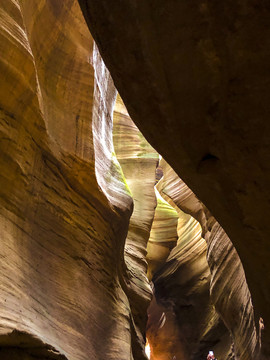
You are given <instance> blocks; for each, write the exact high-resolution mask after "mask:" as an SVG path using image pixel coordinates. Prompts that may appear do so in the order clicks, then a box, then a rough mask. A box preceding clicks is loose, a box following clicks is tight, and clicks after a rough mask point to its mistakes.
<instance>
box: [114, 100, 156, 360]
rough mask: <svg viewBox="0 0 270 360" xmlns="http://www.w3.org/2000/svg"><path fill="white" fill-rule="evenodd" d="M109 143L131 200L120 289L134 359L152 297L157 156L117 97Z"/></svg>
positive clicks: (139, 352) (139, 351) (139, 353)
mask: <svg viewBox="0 0 270 360" xmlns="http://www.w3.org/2000/svg"><path fill="white" fill-rule="evenodd" d="M113 141H114V148H115V153H116V156H117V159H118V160H119V162H120V165H121V167H122V170H123V173H124V176H125V179H126V182H127V184H128V186H129V189H130V191H131V193H132V196H133V200H134V209H133V213H132V216H131V218H130V222H129V227H128V234H127V238H126V242H125V248H124V257H125V265H126V267H127V276H126V277H125V279H124V287H125V289H126V293H127V295H128V298H129V301H130V305H131V309H132V316H133V321H134V323H133V325H134V328H133V329H132V331H133V332H134V335H133V336H132V339H133V354H134V356H135V358H136V359H141V358H142V353H144V346H145V340H144V337H145V328H146V321H147V308H148V306H149V304H150V300H151V298H152V290H151V287H150V284H149V281H148V279H147V277H146V273H147V262H146V259H145V257H146V245H147V242H148V239H149V235H150V230H151V226H152V222H153V218H154V214H155V208H156V195H155V191H154V186H155V181H156V167H157V165H158V161H159V155H158V153H157V152H156V151H155V150H154V149H153V148H152V147H151V146H150V145H149V144H148V142H147V141H146V140H145V138H144V137H143V136H142V134H141V132H140V131H139V130H138V128H137V127H136V125H135V124H134V123H133V121H132V120H131V119H130V117H129V115H128V113H127V110H126V108H125V106H124V104H123V102H122V100H121V98H120V97H119V96H118V97H117V100H116V104H115V108H114V125H113Z"/></svg>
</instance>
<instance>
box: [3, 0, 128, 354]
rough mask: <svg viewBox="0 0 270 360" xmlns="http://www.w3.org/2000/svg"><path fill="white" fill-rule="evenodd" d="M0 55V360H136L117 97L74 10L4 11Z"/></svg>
mask: <svg viewBox="0 0 270 360" xmlns="http://www.w3.org/2000/svg"><path fill="white" fill-rule="evenodd" d="M0 53H1V61H0V77H1V80H0V83H1V86H0V135H1V142H0V147H1V149H0V152H1V158H0V161H1V163H0V168H1V172H0V201H1V220H0V224H1V247H0V267H1V271H0V277H1V279H0V283H1V286H0V347H1V350H0V355H1V358H7V357H8V358H9V359H24V360H26V359H27V360H28V359H31V360H32V359H33V358H37V357H38V358H40V359H45V358H46V359H47V358H49V359H56V358H57V359H68V360H84V359H85V360H86V359H111V360H112V359H122V360H126V359H127V358H130V359H133V355H132V346H131V342H132V336H131V332H132V331H131V328H132V327H133V324H132V319H131V309H130V304H129V301H128V298H127V295H126V293H125V291H124V290H123V288H122V285H121V283H122V282H123V281H122V280H121V278H122V277H123V263H124V259H123V248H124V242H125V237H126V233H127V229H128V220H129V216H130V214H131V211H132V199H131V197H130V193H129V190H128V188H127V186H126V184H125V182H124V179H123V176H122V172H121V169H120V167H119V164H118V162H117V161H116V160H115V158H114V154H113V146H112V109H113V105H114V100H115V96H116V90H115V88H114V85H113V83H112V80H111V78H110V75H109V73H108V71H107V69H106V68H105V66H104V64H103V62H102V60H101V58H100V56H99V54H98V51H97V49H96V48H94V45H93V40H92V38H91V36H90V33H89V30H88V28H87V26H86V24H85V22H84V19H83V16H82V14H81V10H80V8H79V5H78V3H77V1H75V0H67V1H64V2H58V1H45V0H41V1H40V0H38V1H36V0H21V1H19V0H5V1H4V2H1V5H0ZM127 354H128V355H127Z"/></svg>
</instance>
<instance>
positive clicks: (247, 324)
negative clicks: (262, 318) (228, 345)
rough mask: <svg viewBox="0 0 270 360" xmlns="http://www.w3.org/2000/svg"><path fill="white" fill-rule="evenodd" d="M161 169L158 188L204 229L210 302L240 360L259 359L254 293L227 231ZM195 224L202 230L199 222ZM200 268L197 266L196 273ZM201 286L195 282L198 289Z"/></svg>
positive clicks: (177, 180)
mask: <svg viewBox="0 0 270 360" xmlns="http://www.w3.org/2000/svg"><path fill="white" fill-rule="evenodd" d="M160 165H161V166H162V167H163V172H164V177H163V178H162V180H161V181H160V183H159V184H158V187H159V189H160V191H161V193H162V194H163V195H164V196H165V197H167V198H170V199H171V200H172V201H173V202H174V203H175V204H176V205H177V206H178V208H179V209H182V210H184V211H185V212H186V213H188V214H191V215H192V216H194V218H195V217H196V218H197V219H198V220H199V221H200V224H201V226H202V229H203V234H204V237H205V239H206V241H207V260H208V263H209V267H210V270H211V280H210V302H211V303H212V304H213V305H214V306H215V308H216V310H217V312H218V313H219V315H220V316H221V318H222V320H223V322H224V324H225V325H226V326H227V328H228V329H229V331H230V332H231V335H232V341H233V343H234V352H235V356H236V359H256V358H257V357H258V354H259V343H258V342H259V337H258V335H257V332H256V329H255V323H254V314H253V306H252V302H251V296H250V292H249V289H248V286H247V283H246V279H245V274H244V271H243V267H242V264H241V261H240V259H239V257H238V254H237V252H236V250H235V248H234V247H233V245H232V243H231V241H230V239H229V238H228V236H227V235H226V233H225V231H224V230H223V229H222V227H221V226H220V225H219V224H218V222H217V221H216V219H215V218H214V217H213V216H212V215H211V214H210V212H209V211H208V210H207V209H206V208H205V207H204V206H203V205H202V204H201V203H200V201H199V200H198V199H197V198H196V196H195V195H194V193H193V192H192V191H191V190H190V189H189V188H188V187H187V185H186V184H185V183H184V182H183V181H182V180H181V179H180V178H179V177H178V176H177V174H176V173H175V172H174V171H173V170H172V169H171V168H170V167H169V165H168V164H166V163H165V161H164V160H162V161H161V164H160ZM186 216H188V215H186ZM191 220H192V218H191ZM193 221H195V223H196V225H197V226H200V225H199V223H198V222H197V221H196V220H194V219H193ZM201 240H202V239H201ZM192 244H193V249H192V248H191V247H190V248H191V251H192V255H193V256H195V257H196V252H197V251H198V250H199V248H200V241H198V240H197V241H195V242H193V243H192V242H191V245H192ZM204 245H205V242H204ZM176 249H177V248H176ZM180 249H181V248H180ZM194 250H195V251H194ZM173 252H175V251H174V250H173ZM198 253H199V252H198ZM204 256H205V252H204ZM172 257H173V256H172ZM168 260H169V259H168ZM180 266H182V264H181V265H180ZM198 268H199V267H198V266H196V270H198ZM168 273H169V271H168ZM164 274H165V272H162V274H161V276H164ZM188 274H192V271H190V270H189V272H188ZM198 283H199V282H198V281H197V282H195V284H196V285H197V284H198ZM208 286H209V283H208ZM198 299H200V298H198ZM208 324H209V322H208ZM213 345H214V344H213ZM218 352H219V349H217V352H216V355H217V357H218V358H219V357H220V356H221V358H224V354H222V353H221V354H220V355H219V354H218Z"/></svg>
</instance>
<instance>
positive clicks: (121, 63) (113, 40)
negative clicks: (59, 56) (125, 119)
mask: <svg viewBox="0 0 270 360" xmlns="http://www.w3.org/2000/svg"><path fill="white" fill-rule="evenodd" d="M79 3H80V4H81V7H82V10H83V13H84V15H85V18H86V21H87V23H88V26H89V27H90V29H91V33H92V34H93V36H94V38H95V40H96V41H97V43H98V46H99V49H100V51H101V54H102V57H103V59H104V61H105V63H106V65H107V66H108V69H109V70H110V72H111V74H112V77H113V79H114V82H115V84H116V86H117V89H118V91H119V93H120V94H121V97H122V98H123V100H124V102H125V104H126V106H127V109H128V111H129V113H130V115H131V117H132V119H133V121H134V122H135V123H136V125H137V126H138V127H139V129H140V130H141V131H142V133H143V134H144V136H145V137H146V139H148V141H150V143H151V144H152V145H153V146H154V147H155V149H156V150H157V151H158V152H159V153H160V154H161V155H162V156H163V157H164V158H165V159H166V160H167V161H168V162H169V163H170V164H171V165H172V167H173V168H174V170H175V171H176V172H177V174H178V175H179V176H180V177H181V178H182V179H183V180H184V181H185V183H187V184H188V186H189V187H190V188H191V189H192V190H193V191H194V192H195V193H196V195H197V196H198V198H199V199H200V200H201V201H202V202H203V203H204V204H205V205H206V206H207V208H208V209H209V210H210V211H211V213H212V214H214V216H215V218H216V219H217V220H218V222H219V223H220V224H221V225H222V227H223V228H224V230H225V231H226V233H227V234H228V236H229V237H230V239H231V241H232V243H233V245H234V246H235V248H236V250H237V252H238V253H239V256H240V258H241V261H242V263H243V267H244V270H245V274H246V278H247V282H248V285H249V289H250V291H251V294H252V299H253V303H254V308H255V321H256V324H258V320H259V317H260V316H261V317H262V318H263V319H264V322H265V330H264V335H263V338H262V347H263V353H264V354H265V357H266V358H270V326H269V324H270V286H269V283H270V262H269V256H270V245H269V236H270V222H269V213H270V201H269V200H270V190H269V183H270V165H269V164H270V151H269V149H270V122H269V112H270V102H269V101H268V98H269V93H270V65H269V53H270V26H269V17H270V6H269V2H268V1H260V2H258V1H254V0H239V1H232V0H228V1H226V2H224V1H218V2H217V1H213V0H199V1H196V2H190V1H188V0H184V1H161V0H157V1H152V0H147V1H133V0H127V1H125V2H122V1H119V2H115V1H114V2H112V1H110V0H100V1H91V0H79ZM267 324H268V325H267Z"/></svg>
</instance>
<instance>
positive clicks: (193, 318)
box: [147, 159, 231, 360]
mask: <svg viewBox="0 0 270 360" xmlns="http://www.w3.org/2000/svg"><path fill="white" fill-rule="evenodd" d="M160 167H161V168H162V170H163V177H162V179H161V180H160V181H159V182H158V184H157V185H156V187H157V190H158V191H159V192H160V194H161V195H162V196H163V198H164V199H166V200H167V201H168V202H169V203H170V204H171V205H169V203H168V202H165V200H164V199H163V203H165V204H167V208H170V209H171V212H174V214H175V219H176V220H177V221H175V222H174V223H172V221H169V219H170V217H169V216H168V215H167V220H166V212H164V211H163V212H161V216H160V217H157V216H156V215H155V219H154V223H153V227H152V230H151V235H150V239H149V243H148V247H147V250H148V255H147V259H148V261H149V265H150V269H152V268H153V265H152V262H153V260H152V258H154V259H155V260H156V259H159V263H158V265H159V267H158V268H157V266H156V267H155V268H154V271H153V270H152V271H153V272H154V277H153V283H154V288H155V299H153V301H152V303H151V306H150V308H149V310H148V313H149V320H148V328H147V337H148V340H149V343H150V345H151V349H152V359H153V360H163V359H164V360H165V359H168V358H169V359H172V358H173V357H174V356H175V358H176V359H199V358H200V359H201V358H202V359H203V358H205V357H206V355H207V353H208V350H209V349H213V350H215V354H216V355H217V357H218V358H221V359H227V358H228V354H229V352H230V347H231V339H230V336H229V332H228V330H226V328H225V326H224V324H223V322H222V321H221V320H220V318H219V315H218V314H217V312H216V311H215V308H214V306H213V303H212V301H211V299H210V296H209V295H210V281H211V275H210V270H209V266H208V263H207V259H206V251H207V245H206V242H205V240H204V239H203V238H202V237H201V233H202V228H201V225H200V223H199V222H198V221H197V220H196V219H195V218H194V217H192V216H191V215H189V214H188V213H185V212H184V211H183V208H184V207H183V206H181V207H180V204H181V203H180V202H179V198H180V199H182V200H183V199H185V198H186V197H185V195H186V192H185V189H184V188H183V187H182V186H179V185H182V183H180V179H179V178H178V176H177V175H176V174H175V173H174V172H173V170H172V169H171V168H170V167H169V166H168V165H167V164H166V162H165V161H164V160H163V159H162V160H161V161H160ZM159 198H160V199H162V198H161V196H160V195H159ZM194 200H196V198H195V199H193V201H194ZM160 202H161V200H160ZM163 207H164V205H163ZM158 210H159V206H158V207H157V210H156V211H157V212H158ZM194 214H195V211H194ZM162 215H163V216H162ZM202 215H204V213H200V212H198V213H197V214H196V216H197V217H198V218H199V217H200V216H202ZM164 224H166V225H167V227H166V226H164ZM169 224H170V225H171V226H170V228H169ZM158 225H159V226H158ZM156 229H158V231H157V230H156ZM166 229H167V233H166V234H165V231H166ZM169 229H170V231H168V230H169ZM173 230H174V233H175V235H176V238H175V239H174V240H175V242H174V243H173V244H172V242H171V241H169V240H170V239H171V235H170V234H172V232H173ZM152 233H153V234H152ZM156 233H157V235H156ZM160 235H161V236H160ZM166 235H167V236H166ZM162 239H163V241H162ZM151 240H152V241H151ZM176 241H177V242H176ZM166 245H167V247H166V249H167V252H165V251H164V250H163V248H162V247H161V246H163V247H164V246H166ZM154 264H155V263H154Z"/></svg>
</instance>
